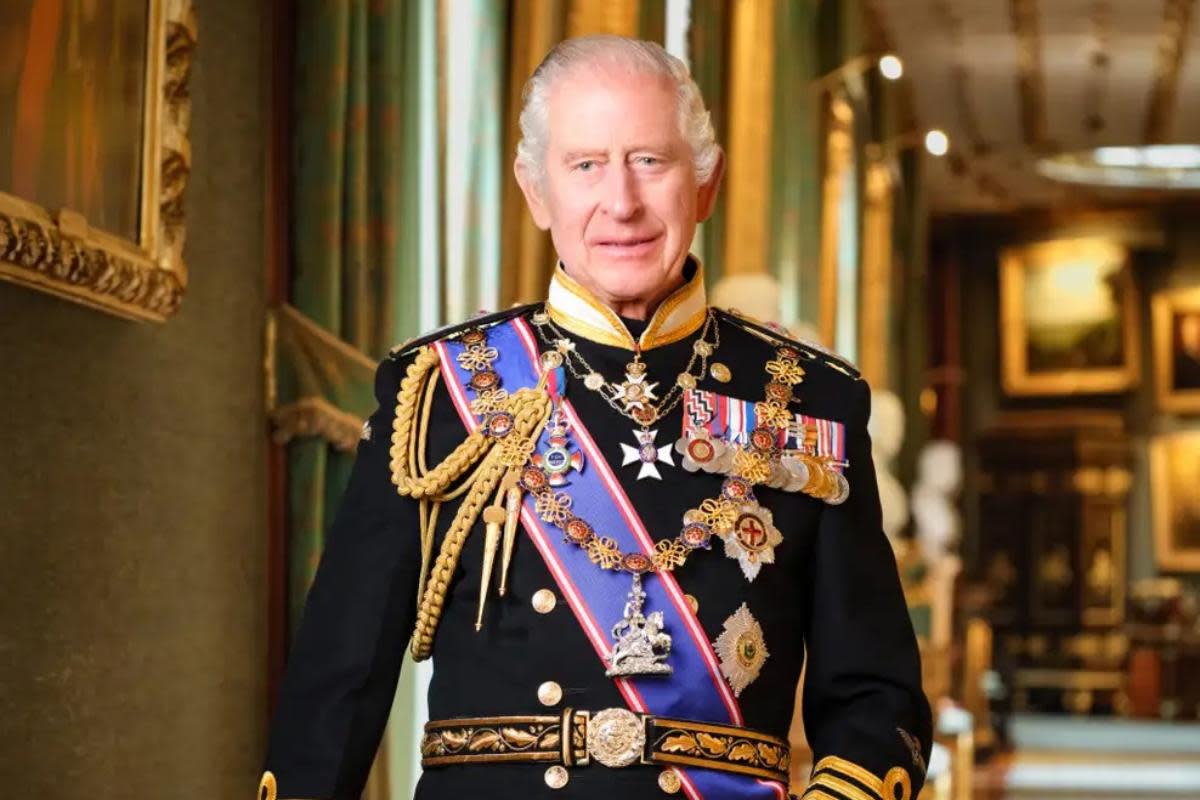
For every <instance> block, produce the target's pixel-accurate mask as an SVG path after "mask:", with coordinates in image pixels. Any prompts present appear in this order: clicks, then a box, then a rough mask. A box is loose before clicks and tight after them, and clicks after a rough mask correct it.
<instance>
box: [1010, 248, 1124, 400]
mask: <svg viewBox="0 0 1200 800" xmlns="http://www.w3.org/2000/svg"><path fill="white" fill-rule="evenodd" d="M1080 251H1083V252H1084V253H1086V254H1089V255H1091V256H1093V257H1094V258H1096V259H1097V260H1101V259H1112V258H1118V259H1120V260H1121V280H1122V281H1124V283H1125V292H1124V293H1123V298H1122V307H1121V316H1122V320H1121V322H1122V331H1121V335H1122V338H1123V340H1124V351H1125V363H1124V364H1122V365H1121V366H1119V367H1111V368H1109V367H1104V368H1091V369H1071V370H1059V371H1056V372H1046V373H1042V374H1036V375H1035V374H1031V373H1030V372H1029V369H1028V362H1027V360H1026V349H1025V348H1026V340H1025V274H1026V270H1027V269H1028V268H1029V267H1030V266H1032V265H1035V264H1036V265H1040V264H1045V263H1050V262H1055V261H1060V260H1063V259H1064V258H1066V257H1067V256H1068V254H1070V255H1077V254H1078V253H1079V252H1080ZM1137 336H1138V302H1137V294H1136V287H1135V286H1134V283H1133V277H1132V273H1131V270H1130V267H1129V259H1128V254H1127V251H1126V249H1125V248H1124V247H1123V246H1122V245H1121V244H1119V243H1117V242H1114V241H1111V240H1108V239H1101V238H1078V239H1057V240H1054V241H1045V242H1036V243H1034V244H1028V245H1023V246H1020V247H1013V248H1009V249H1007V250H1004V251H1003V252H1002V253H1001V255H1000V345H1001V348H1000V362H1001V377H1002V379H1003V383H1004V391H1005V393H1007V394H1009V395H1013V396H1022V395H1024V396H1028V395H1071V394H1103V393H1108V392H1121V391H1124V390H1126V389H1129V388H1130V387H1132V386H1135V385H1136V384H1137V382H1138V375H1139V363H1140V359H1139V353H1138V339H1137Z"/></svg>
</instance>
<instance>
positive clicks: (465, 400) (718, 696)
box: [434, 319, 787, 800]
mask: <svg viewBox="0 0 1200 800" xmlns="http://www.w3.org/2000/svg"><path fill="white" fill-rule="evenodd" d="M488 344H489V346H491V347H494V348H495V349H496V351H497V352H498V354H499V355H498V356H497V358H496V360H495V361H494V362H493V364H492V368H493V369H494V370H495V371H496V372H497V373H498V374H499V376H500V380H501V386H503V387H504V388H505V389H507V390H508V391H509V392H510V393H512V392H515V391H516V390H517V389H520V388H523V387H530V386H534V385H535V384H536V383H537V381H538V378H539V377H540V369H541V367H540V363H541V362H540V359H539V356H538V347H537V343H536V341H535V339H534V335H533V331H532V330H531V329H530V328H529V325H528V324H527V323H526V322H525V321H524V320H523V319H515V320H511V321H509V322H505V323H501V324H499V325H496V326H494V327H492V328H490V329H489V330H488ZM434 347H435V349H436V350H437V353H438V356H439V358H440V361H441V370H442V377H443V379H444V380H445V383H446V386H447V387H448V388H449V390H450V396H451V398H453V400H454V405H455V408H456V409H457V411H458V413H459V416H460V417H461V418H462V421H463V424H464V425H465V426H466V427H467V429H468V430H471V431H473V430H475V429H476V428H478V427H479V421H478V420H477V419H476V417H475V416H474V414H472V413H471V409H470V400H471V397H470V395H469V394H468V392H467V386H468V381H469V380H470V377H471V373H470V372H468V371H466V370H464V369H463V368H462V367H461V366H460V365H459V363H458V361H457V360H456V356H457V355H458V354H459V353H461V352H462V350H463V346H462V345H461V344H458V343H457V342H452V341H451V342H448V341H441V342H438V343H436V344H435V345H434ZM551 389H552V390H553V389H554V386H553V382H552V384H551ZM556 399H557V400H558V402H559V403H560V406H561V409H562V411H563V413H564V415H565V416H566V419H567V421H568V422H569V423H570V426H571V434H572V436H573V438H574V439H575V443H576V444H577V445H578V446H579V447H580V448H581V449H582V450H583V452H584V453H585V454H586V456H587V459H588V460H587V465H586V467H585V468H584V469H583V471H582V472H574V473H572V474H571V479H570V485H569V486H567V487H565V488H563V489H560V491H565V492H566V493H567V494H569V495H570V497H571V502H572V506H571V510H572V512H573V513H574V514H576V515H577V516H578V517H580V518H582V519H584V520H586V521H587V522H588V523H590V524H591V525H592V527H593V528H594V529H595V530H596V532H597V533H598V534H602V535H604V536H608V537H611V538H612V539H614V540H615V541H616V543H617V546H618V547H620V548H621V550H622V551H624V552H636V551H639V550H640V551H641V552H644V553H646V554H647V555H649V554H651V553H653V551H654V540H653V539H652V538H651V537H650V534H649V533H648V532H647V530H646V526H645V524H644V523H643V522H642V520H641V518H640V517H639V516H638V514H637V511H636V510H635V509H634V508H633V505H632V503H630V501H629V498H628V497H627V496H626V494H625V490H624V489H623V488H622V487H621V484H620V483H619V482H618V480H617V477H616V475H614V474H613V471H612V468H611V467H610V466H609V464H608V462H607V461H605V459H604V456H603V454H602V453H601V452H600V449H599V448H598V447H597V446H596V442H595V441H594V440H593V439H592V437H591V435H590V434H589V433H588V431H587V429H586V428H585V427H584V425H583V421H582V420H581V419H580V418H579V415H578V414H577V413H576V411H575V409H574V408H573V407H572V405H571V403H570V401H569V400H567V399H566V398H565V397H556ZM547 436H548V433H546V432H543V434H542V438H541V440H540V441H539V442H538V446H539V449H541V448H542V447H545V446H546V439H547ZM521 522H522V524H523V526H524V528H525V531H526V532H527V533H528V534H529V538H530V539H532V540H533V543H534V545H535V546H536V547H537V549H538V552H539V553H540V554H541V556H542V558H543V560H545V562H546V566H547V567H548V568H549V570H550V573H551V574H552V575H553V576H554V580H555V582H556V583H557V584H558V588H559V590H560V592H561V593H562V595H563V596H564V597H565V598H566V599H567V602H568V604H569V605H570V607H571V610H572V612H574V614H575V617H576V619H578V620H579V624H580V625H581V626H582V627H583V630H584V633H585V634H586V635H587V637H588V640H589V641H590V642H591V643H592V646H593V647H594V648H595V650H596V655H597V656H599V657H600V659H601V663H602V664H603V665H604V667H605V668H607V666H608V664H607V661H606V659H607V656H608V654H609V652H610V650H611V647H612V636H611V629H612V626H613V625H614V624H615V623H616V622H617V621H618V620H620V619H621V618H622V616H623V613H624V605H625V599H626V595H627V594H628V593H629V588H630V578H629V575H627V574H625V573H623V572H615V571H611V570H603V569H600V568H599V567H597V566H596V565H595V564H593V563H592V562H591V560H590V559H589V558H588V556H587V553H586V552H585V551H584V550H583V548H580V547H578V546H577V545H575V544H573V543H570V542H568V541H566V540H565V538H564V536H563V535H562V532H561V531H559V530H558V529H557V528H556V527H554V526H553V525H550V524H549V523H546V522H544V521H542V520H541V519H540V518H539V517H538V515H537V513H536V512H535V511H534V502H533V498H532V497H530V496H526V498H525V503H524V507H523V508H522V509H521ZM643 589H644V591H645V592H646V595H647V600H646V603H647V609H648V610H652V611H661V612H662V614H663V618H664V621H665V623H666V629H667V630H668V631H669V632H670V633H671V636H672V645H671V654H670V657H669V663H670V664H671V666H672V668H673V669H674V674H673V675H671V676H638V677H632V678H617V679H615V683H616V685H617V689H618V690H619V691H620V692H621V695H622V697H624V698H625V702H626V703H627V704H628V706H629V708H630V709H631V710H633V711H635V712H639V713H646V714H655V715H659V716H665V717H675V718H682V719H691V720H702V721H708V722H715V723H720V724H731V725H738V726H744V725H745V722H744V720H743V718H742V712H741V709H740V708H739V706H738V702H737V699H736V698H735V697H734V695H733V692H732V691H731V690H730V688H729V685H728V684H727V683H726V682H725V679H724V677H723V676H722V675H721V670H720V665H719V663H718V660H717V656H716V654H715V653H714V652H713V648H712V645H711V644H710V643H709V639H708V637H707V635H706V634H705V633H704V629H703V628H702V627H701V625H700V621H699V620H698V619H697V618H696V615H695V614H694V613H692V611H691V609H690V608H689V606H688V604H687V601H686V600H685V599H684V594H683V590H682V589H680V588H679V584H678V582H676V580H675V577H674V576H673V575H672V574H670V573H656V574H654V575H651V576H647V579H646V580H644V581H643ZM675 769H676V771H677V772H678V773H679V776H680V778H681V781H682V783H683V788H684V790H685V792H686V793H687V795H688V797H689V798H692V800H734V798H739V799H740V798H758V799H760V800H767V799H768V798H770V799H771V800H777V799H780V798H786V797H787V790H786V788H785V787H784V786H783V784H781V783H779V782H778V781H767V780H762V779H760V778H755V777H751V776H745V775H737V774H732V773H727V772H718V771H714V770H709V769H703V768H697V767H688V768H682V767H676V768H675Z"/></svg>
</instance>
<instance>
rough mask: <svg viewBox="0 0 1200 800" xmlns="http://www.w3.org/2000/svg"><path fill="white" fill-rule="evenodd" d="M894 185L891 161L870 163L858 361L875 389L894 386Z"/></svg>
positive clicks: (861, 369) (867, 179)
mask: <svg viewBox="0 0 1200 800" xmlns="http://www.w3.org/2000/svg"><path fill="white" fill-rule="evenodd" d="M893 187H894V183H893V180H892V168H891V166H890V164H888V163H887V162H882V161H876V162H872V163H871V164H869V165H868V166H867V175H866V189H867V190H866V205H865V207H864V209H863V238H862V277H861V281H862V283H861V285H862V297H861V300H860V307H859V315H860V317H859V329H860V339H859V345H858V363H859V369H860V371H861V372H862V376H863V379H864V380H866V381H867V382H868V383H870V384H871V387H872V388H873V389H875V390H876V391H879V390H883V389H887V388H889V387H890V385H891V384H890V380H889V377H890V376H889V375H888V364H889V363H890V359H889V355H890V353H889V351H888V342H889V341H890V338H891V337H890V336H889V331H890V324H889V323H890V313H891V309H892V291H891V289H892V217H893V213H894V192H893Z"/></svg>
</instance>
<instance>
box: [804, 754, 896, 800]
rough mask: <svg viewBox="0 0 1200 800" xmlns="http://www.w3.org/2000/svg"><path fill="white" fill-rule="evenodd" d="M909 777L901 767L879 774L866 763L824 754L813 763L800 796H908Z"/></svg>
mask: <svg viewBox="0 0 1200 800" xmlns="http://www.w3.org/2000/svg"><path fill="white" fill-rule="evenodd" d="M911 798H912V779H911V778H910V777H909V774H908V770H906V769H904V768H903V767H892V768H891V769H890V770H888V773H887V775H885V776H884V777H883V778H880V777H879V776H877V775H876V774H875V773H873V772H871V771H870V770H868V769H867V768H865V767H861V766H859V765H858V764H855V763H854V762H853V761H847V760H846V759H844V758H839V757H838V756H826V757H825V758H822V759H821V760H820V761H818V762H817V765H816V766H815V767H813V772H812V778H811V779H810V780H809V784H808V789H807V790H806V791H805V792H804V795H803V797H802V800H911Z"/></svg>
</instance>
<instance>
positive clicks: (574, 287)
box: [546, 256, 708, 350]
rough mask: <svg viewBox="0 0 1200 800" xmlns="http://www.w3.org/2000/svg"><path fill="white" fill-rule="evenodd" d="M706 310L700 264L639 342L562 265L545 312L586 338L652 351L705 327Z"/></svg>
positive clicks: (663, 305) (656, 313)
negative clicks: (702, 326)
mask: <svg viewBox="0 0 1200 800" xmlns="http://www.w3.org/2000/svg"><path fill="white" fill-rule="evenodd" d="M689 258H692V259H693V260H695V259H694V257H693V256H689ZM707 308H708V299H707V297H706V295H705V292H704V267H703V266H702V265H701V264H700V263H699V261H696V274H694V275H693V276H692V279H691V280H689V281H688V282H687V283H685V284H684V285H683V286H680V287H679V288H678V289H676V290H675V291H674V292H673V293H671V294H670V295H669V296H668V297H667V299H666V300H663V301H662V302H661V303H659V306H658V308H657V309H655V311H654V315H653V316H652V317H651V318H650V324H648V325H647V326H646V330H645V331H643V332H642V335H641V336H640V337H639V338H638V340H637V341H634V338H633V336H631V335H630V333H629V331H628V329H626V327H625V323H623V322H621V318H620V317H618V316H617V315H616V313H615V312H613V310H612V309H611V308H609V307H608V306H606V305H604V303H601V302H600V301H599V300H598V299H596V297H595V295H593V294H592V293H591V292H589V291H588V290H587V289H585V288H584V287H583V286H582V285H581V284H579V283H578V282H577V281H576V280H575V279H574V278H572V277H571V276H570V275H568V274H567V272H566V270H564V269H563V266H562V262H559V264H558V267H557V268H556V269H555V270H554V277H553V278H552V279H551V280H550V290H549V291H548V292H547V294H546V313H547V314H549V315H550V319H552V320H554V324H556V325H558V326H559V327H561V328H563V329H565V330H568V331H570V332H571V333H574V334H576V335H577V336H582V337H584V338H585V339H590V340H592V341H594V342H599V343H600V344H607V345H611V346H613V347H623V348H625V349H626V350H635V349H641V350H650V349H651V348H654V347H661V346H663V345H665V344H670V343H671V342H677V341H679V340H680V339H683V338H685V337H687V336H690V335H691V334H693V333H695V332H696V330H697V329H699V327H700V326H701V325H703V324H704V315H705V312H706V311H707Z"/></svg>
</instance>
